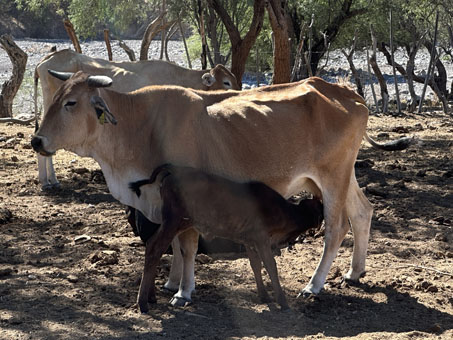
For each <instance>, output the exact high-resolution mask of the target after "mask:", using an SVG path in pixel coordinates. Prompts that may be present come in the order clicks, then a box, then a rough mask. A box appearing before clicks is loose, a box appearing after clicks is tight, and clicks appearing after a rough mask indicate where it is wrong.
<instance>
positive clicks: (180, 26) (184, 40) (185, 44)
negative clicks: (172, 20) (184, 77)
mask: <svg viewBox="0 0 453 340" xmlns="http://www.w3.org/2000/svg"><path fill="white" fill-rule="evenodd" d="M178 25H179V31H180V32H181V37H182V41H183V43H184V50H185V51H186V56H187V65H189V68H190V69H191V68H192V63H191V62H190V55H189V50H188V48H187V42H186V36H185V35H184V29H183V27H182V24H181V19H180V18H179V17H178Z"/></svg>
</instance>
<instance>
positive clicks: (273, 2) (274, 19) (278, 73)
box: [266, 0, 291, 84]
mask: <svg viewBox="0 0 453 340" xmlns="http://www.w3.org/2000/svg"><path fill="white" fill-rule="evenodd" d="M266 7H267V12H268V14H269V21H270V23H271V27H272V32H273V33H274V43H275V45H274V74H273V76H272V83H273V84H281V83H289V81H290V78H291V49H290V45H289V29H288V13H287V10H286V0H268V2H267V6H266Z"/></svg>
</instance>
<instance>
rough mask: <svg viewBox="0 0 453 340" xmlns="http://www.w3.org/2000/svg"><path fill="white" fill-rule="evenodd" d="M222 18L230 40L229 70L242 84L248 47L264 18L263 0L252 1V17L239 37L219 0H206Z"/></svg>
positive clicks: (248, 51)
mask: <svg viewBox="0 0 453 340" xmlns="http://www.w3.org/2000/svg"><path fill="white" fill-rule="evenodd" d="M207 1H208V4H209V6H211V7H212V8H213V9H214V10H215V11H216V13H217V15H218V16H219V17H220V19H221V20H222V22H223V24H224V25H225V28H226V30H227V32H228V36H229V38H230V41H231V46H232V55H231V72H232V73H233V74H234V75H235V77H236V79H237V82H238V84H239V86H241V85H242V75H243V74H244V71H245V63H246V61H247V57H248V55H249V53H250V49H251V48H252V47H253V44H254V43H255V41H256V38H257V37H258V34H259V33H260V31H261V28H262V26H263V19H264V6H265V1H264V0H255V1H254V3H253V18H252V23H251V24H250V28H249V31H248V32H247V34H246V35H245V36H244V38H241V35H240V33H239V30H238V28H237V27H236V26H234V23H233V20H232V19H231V17H230V15H229V14H228V13H227V11H226V10H225V8H224V7H223V6H222V4H221V3H220V1H219V0H207Z"/></svg>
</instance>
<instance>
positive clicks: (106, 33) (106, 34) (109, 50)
mask: <svg viewBox="0 0 453 340" xmlns="http://www.w3.org/2000/svg"><path fill="white" fill-rule="evenodd" d="M104 41H105V46H106V47H107V54H108V56H109V60H110V61H112V60H113V53H112V45H110V38H109V30H108V29H104Z"/></svg>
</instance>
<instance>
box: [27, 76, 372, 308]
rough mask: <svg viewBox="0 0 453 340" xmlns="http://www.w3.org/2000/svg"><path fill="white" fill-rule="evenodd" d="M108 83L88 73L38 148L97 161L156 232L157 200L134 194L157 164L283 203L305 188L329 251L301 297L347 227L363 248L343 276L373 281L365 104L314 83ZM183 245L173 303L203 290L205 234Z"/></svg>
mask: <svg viewBox="0 0 453 340" xmlns="http://www.w3.org/2000/svg"><path fill="white" fill-rule="evenodd" d="M109 85H111V79H110V81H108V79H106V77H100V76H92V75H89V74H86V73H84V72H78V73H76V74H74V75H73V76H72V77H71V78H70V79H68V80H67V81H65V82H64V83H63V85H62V86H61V87H60V88H59V89H58V90H57V92H56V93H55V95H54V97H53V101H52V103H51V105H50V106H49V108H48V111H47V112H46V114H45V115H44V119H43V121H42V124H41V127H40V128H39V130H38V131H37V132H36V134H35V136H34V137H33V139H32V141H31V142H32V146H33V148H34V150H35V151H37V152H39V153H40V154H42V155H46V156H48V155H52V154H54V153H55V152H56V151H57V150H59V149H67V150H70V151H73V152H75V153H77V154H79V155H81V156H90V157H93V158H94V159H95V160H96V161H97V162H98V163H99V164H100V166H101V168H102V171H103V173H104V176H105V178H106V182H107V185H108V187H109V191H110V193H111V194H112V195H113V196H114V197H115V198H116V199H118V200H119V201H120V202H122V203H123V204H127V205H130V206H133V207H135V208H137V209H139V210H140V211H141V212H143V213H144V214H145V216H146V217H147V218H148V219H150V220H151V221H152V222H154V223H161V222H162V214H161V200H160V195H159V190H158V189H156V188H154V189H148V190H146V192H145V193H144V194H143V195H142V196H141V197H140V198H138V197H137V196H136V195H135V194H133V193H132V191H131V190H129V188H128V184H129V183H130V182H133V181H136V180H138V179H142V178H147V177H148V175H149V174H150V173H151V172H152V171H153V170H154V169H155V168H156V167H157V166H158V165H160V164H165V163H171V164H175V165H177V166H188V167H193V168H196V169H200V170H202V171H205V172H208V173H211V174H214V175H218V176H223V177H225V178H227V179H230V180H234V181H237V182H246V181H251V180H253V181H260V182H263V183H264V184H266V185H267V186H269V187H270V188H272V189H273V190H275V191H277V192H278V193H279V194H280V195H282V196H283V197H284V198H286V199H287V198H289V197H291V196H292V195H295V194H298V193H299V192H301V191H303V190H308V191H310V192H312V193H314V194H315V196H316V197H320V198H322V201H323V215H324V219H325V245H324V250H323V254H322V257H321V260H320V262H319V264H318V266H317V268H316V270H315V272H314V274H313V276H312V278H311V279H310V281H309V282H308V284H307V285H306V287H305V288H304V289H303V291H302V294H303V295H310V294H317V293H319V291H320V290H321V289H322V288H323V285H324V282H325V279H326V276H327V274H328V271H329V269H330V267H331V264H332V262H333V260H334V259H335V257H336V254H337V251H338V248H339V246H340V244H341V242H342V241H343V239H344V237H345V235H346V233H347V231H348V230H349V226H350V225H351V226H352V230H353V234H354V249H353V254H352V262H351V266H350V269H349V271H348V272H347V273H346V275H345V278H346V279H349V280H358V279H359V278H360V277H361V275H362V274H363V273H364V272H365V258H366V252H367V247H368V238H369V232H370V223H371V216H372V211H373V209H372V206H371V204H370V203H369V201H368V200H367V199H366V197H365V195H364V193H363V192H362V190H361V189H360V188H359V185H358V183H357V180H356V177H355V171H354V162H355V160H356V158H357V153H358V150H359V148H360V145H361V142H362V139H363V137H364V135H365V133H366V125H367V121H368V109H367V107H366V105H365V101H364V100H363V98H362V97H360V96H359V95H357V94H356V93H355V92H353V91H351V90H350V89H349V88H347V87H345V86H341V85H338V84H330V83H327V82H325V81H324V80H322V79H320V78H316V77H313V78H308V79H306V80H303V81H300V82H297V83H291V84H281V85H273V86H268V87H262V88H258V89H253V90H249V91H242V92H240V91H212V92H206V91H197V90H192V89H187V88H182V87H178V86H151V87H146V88H143V89H140V90H137V91H133V92H131V93H119V92H116V91H112V90H110V89H108V88H105V87H106V86H109ZM130 112H134V119H131V116H130ZM100 117H105V118H106V119H102V120H101V119H99V118H100ZM105 122H106V123H105ZM115 122H116V123H117V124H116V125H114V123H115ZM102 123H104V124H102ZM107 123H111V124H107ZM151 187H155V186H151ZM178 240H179V241H180V246H181V248H182V250H183V257H182V258H181V259H180V261H177V262H176V263H178V264H179V265H178V271H180V272H178V271H175V272H178V275H175V276H174V277H170V280H169V282H173V283H174V281H173V280H174V279H175V278H180V281H179V290H178V292H177V293H176V294H175V295H174V298H173V302H172V303H173V304H175V305H180V304H182V305H183V304H185V302H187V301H190V300H191V293H192V291H193V290H194V287H195V281H194V260H195V253H196V248H197V247H196V246H197V240H198V232H197V231H196V230H195V229H193V228H190V229H187V230H186V231H185V232H183V233H181V234H179V235H178ZM172 268H173V267H172Z"/></svg>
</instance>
